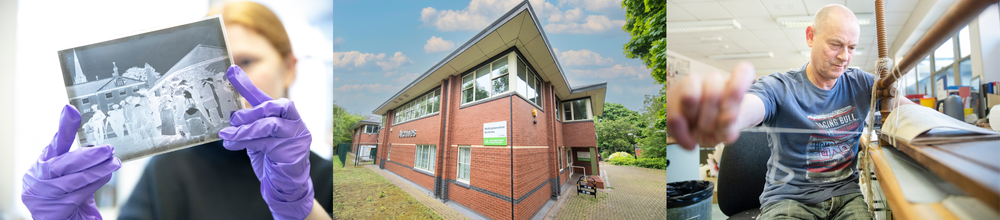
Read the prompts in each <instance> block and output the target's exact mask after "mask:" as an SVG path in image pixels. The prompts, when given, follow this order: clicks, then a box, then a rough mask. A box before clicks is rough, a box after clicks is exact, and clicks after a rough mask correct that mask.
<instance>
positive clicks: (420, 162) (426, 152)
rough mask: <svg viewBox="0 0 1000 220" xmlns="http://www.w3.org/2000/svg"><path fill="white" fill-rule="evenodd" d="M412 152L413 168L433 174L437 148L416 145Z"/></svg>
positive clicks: (429, 145) (431, 145)
mask: <svg viewBox="0 0 1000 220" xmlns="http://www.w3.org/2000/svg"><path fill="white" fill-rule="evenodd" d="M413 152H414V154H413V155H414V158H413V168H416V169H420V170H423V171H427V172H430V173H434V171H433V170H434V159H435V156H436V154H437V146H435V145H433V144H418V145H416V149H415V150H414V151H413Z"/></svg>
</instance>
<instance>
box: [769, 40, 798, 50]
mask: <svg viewBox="0 0 1000 220" xmlns="http://www.w3.org/2000/svg"><path fill="white" fill-rule="evenodd" d="M761 42H764V45H767V46H768V47H771V48H772V49H795V45H793V44H792V42H790V41H788V40H761Z"/></svg>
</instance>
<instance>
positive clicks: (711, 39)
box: [701, 37, 722, 42]
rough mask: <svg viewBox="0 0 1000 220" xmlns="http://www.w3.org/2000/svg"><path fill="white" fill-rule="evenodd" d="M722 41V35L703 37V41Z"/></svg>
mask: <svg viewBox="0 0 1000 220" xmlns="http://www.w3.org/2000/svg"><path fill="white" fill-rule="evenodd" d="M712 41H714V42H722V37H701V42H712Z"/></svg>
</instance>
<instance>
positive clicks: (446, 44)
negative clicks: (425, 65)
mask: <svg viewBox="0 0 1000 220" xmlns="http://www.w3.org/2000/svg"><path fill="white" fill-rule="evenodd" d="M452 49H455V42H454V41H450V40H445V39H443V38H440V37H435V36H431V39H428V40H427V44H424V52H425V53H437V52H442V51H450V50H452Z"/></svg>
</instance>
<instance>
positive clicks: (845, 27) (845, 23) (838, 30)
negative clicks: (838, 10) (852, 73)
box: [806, 17, 860, 79]
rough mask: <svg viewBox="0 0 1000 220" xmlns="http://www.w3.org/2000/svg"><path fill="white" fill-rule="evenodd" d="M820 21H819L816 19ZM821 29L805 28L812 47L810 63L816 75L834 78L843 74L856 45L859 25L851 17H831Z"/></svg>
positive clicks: (807, 39)
mask: <svg viewBox="0 0 1000 220" xmlns="http://www.w3.org/2000/svg"><path fill="white" fill-rule="evenodd" d="M817 22H820V21H817ZM821 28H823V30H817V29H815V28H814V27H813V26H809V27H808V28H806V42H807V43H808V44H809V47H812V51H811V53H810V58H809V60H810V64H812V66H813V71H814V72H815V73H816V75H817V76H819V77H822V78H825V79H836V78H839V77H840V75H843V74H844V71H846V70H847V65H848V64H850V63H851V58H852V57H853V56H854V49H855V48H857V46H858V38H859V36H860V35H859V32H860V30H859V29H860V27H859V26H858V23H857V19H856V18H853V17H839V18H838V17H831V18H829V19H827V23H825V25H823V27H821Z"/></svg>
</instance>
